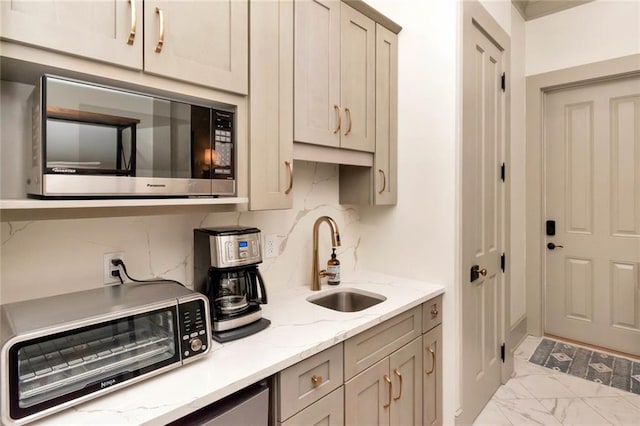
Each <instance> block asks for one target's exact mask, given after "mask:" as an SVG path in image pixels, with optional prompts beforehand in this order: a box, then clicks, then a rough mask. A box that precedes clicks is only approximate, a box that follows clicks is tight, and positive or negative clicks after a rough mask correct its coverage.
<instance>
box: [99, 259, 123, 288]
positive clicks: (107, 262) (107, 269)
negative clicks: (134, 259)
mask: <svg viewBox="0 0 640 426" xmlns="http://www.w3.org/2000/svg"><path fill="white" fill-rule="evenodd" d="M112 259H120V260H122V261H123V262H124V252H123V251H117V252H113V253H105V254H104V276H103V279H102V281H103V282H104V284H113V283H120V280H119V279H118V277H114V276H113V275H111V272H112V271H117V270H118V267H117V266H114V265H113V264H112V263H111V260H112ZM120 273H121V274H122V271H121V272H120ZM123 279H124V276H123Z"/></svg>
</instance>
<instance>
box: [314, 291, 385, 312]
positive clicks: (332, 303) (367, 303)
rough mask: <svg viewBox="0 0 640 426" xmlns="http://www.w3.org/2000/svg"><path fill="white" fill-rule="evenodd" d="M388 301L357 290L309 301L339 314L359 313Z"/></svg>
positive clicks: (332, 293) (329, 294)
mask: <svg viewBox="0 0 640 426" xmlns="http://www.w3.org/2000/svg"><path fill="white" fill-rule="evenodd" d="M385 300H387V298H386V297H384V296H382V295H380V294H376V293H370V292H368V291H363V290H357V289H341V290H337V291H332V292H331V293H324V294H319V295H317V296H316V295H314V296H310V297H308V298H307V301H309V302H311V303H313V304H315V305H318V306H322V307H324V308H327V309H332V310H334V311H339V312H358V311H362V310H363V309H367V308H370V307H371V306H375V305H377V304H378V303H381V302H384V301H385Z"/></svg>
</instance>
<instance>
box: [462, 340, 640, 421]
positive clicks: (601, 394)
mask: <svg viewBox="0 0 640 426" xmlns="http://www.w3.org/2000/svg"><path fill="white" fill-rule="evenodd" d="M539 341H540V338H538V337H533V336H528V337H527V338H526V339H525V340H524V341H523V342H522V343H521V344H520V346H518V348H517V349H516V351H515V353H514V363H515V365H514V375H513V377H511V379H509V381H508V382H507V383H506V384H505V385H502V386H500V388H498V390H497V391H496V393H495V394H494V396H493V398H492V399H491V400H490V401H489V403H488V404H487V406H486V407H485V408H484V410H483V411H482V412H481V413H480V415H479V416H478V418H477V419H476V421H475V422H474V423H473V424H474V425H478V426H479V425H492V426H495V425H518V426H519V425H581V426H587V425H629V426H640V395H634V394H632V393H630V392H624V391H622V390H619V389H615V388H612V387H610V386H605V385H602V384H599V383H595V382H591V381H588V380H584V379H581V378H578V377H574V376H570V375H568V374H566V373H561V372H556V371H553V370H551V369H548V368H544V367H540V366H537V365H535V364H532V363H530V362H529V361H528V359H529V357H530V356H531V354H532V353H533V351H534V350H535V348H536V346H537V345H538V342H539Z"/></svg>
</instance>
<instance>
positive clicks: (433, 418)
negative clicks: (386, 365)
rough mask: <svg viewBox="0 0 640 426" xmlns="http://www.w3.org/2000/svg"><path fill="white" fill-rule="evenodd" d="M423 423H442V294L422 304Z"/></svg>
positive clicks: (431, 425) (435, 424)
mask: <svg viewBox="0 0 640 426" xmlns="http://www.w3.org/2000/svg"><path fill="white" fill-rule="evenodd" d="M422 313H423V322H422V324H423V329H424V330H425V331H426V332H425V334H423V336H422V349H423V350H422V356H423V373H422V384H423V394H424V411H423V420H424V424H425V425H428V426H441V425H442V296H439V297H436V298H434V299H432V300H430V301H428V302H425V303H424V304H423V306H422Z"/></svg>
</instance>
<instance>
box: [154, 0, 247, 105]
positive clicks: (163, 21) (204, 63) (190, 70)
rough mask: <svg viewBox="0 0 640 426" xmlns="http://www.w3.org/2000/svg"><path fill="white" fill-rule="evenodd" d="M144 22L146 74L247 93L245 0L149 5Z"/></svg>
mask: <svg viewBox="0 0 640 426" xmlns="http://www.w3.org/2000/svg"><path fill="white" fill-rule="evenodd" d="M144 22H145V26H144V69H145V71H147V72H149V73H153V74H158V75H162V76H165V77H171V78H175V79H178V80H184V81H188V82H191V83H195V84H200V85H203V86H210V87H216V88H219V89H223V90H228V91H230V92H236V93H241V94H246V93H247V92H248V90H247V89H248V87H247V86H248V82H247V81H248V55H249V53H248V52H249V49H248V4H247V0H218V1H195V0H190V1H179V2H177V1H160V0H147V1H145V5H144ZM160 40H162V43H160Z"/></svg>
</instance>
